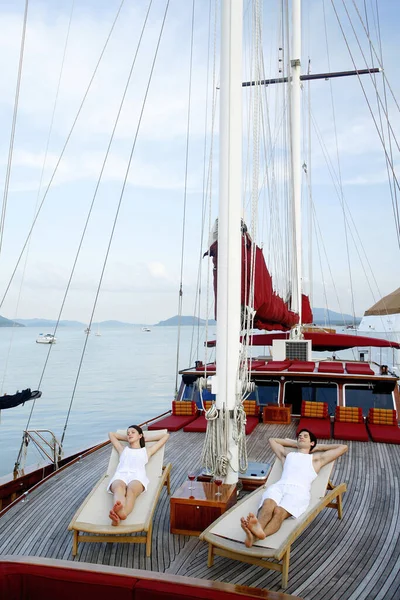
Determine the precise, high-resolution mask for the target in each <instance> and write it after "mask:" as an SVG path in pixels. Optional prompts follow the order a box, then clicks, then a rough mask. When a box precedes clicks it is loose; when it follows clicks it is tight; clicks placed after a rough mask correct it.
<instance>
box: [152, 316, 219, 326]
mask: <svg viewBox="0 0 400 600" xmlns="http://www.w3.org/2000/svg"><path fill="white" fill-rule="evenodd" d="M206 323H207V321H206V320H205V319H199V318H198V317H183V316H182V317H179V315H175V317H171V318H170V319H167V320H166V321H160V322H159V323H156V325H155V327H176V326H177V325H179V324H181V325H184V326H186V325H205V324H206ZM216 323H217V322H216V321H215V320H214V319H209V320H208V324H209V325H216Z"/></svg>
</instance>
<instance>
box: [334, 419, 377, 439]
mask: <svg viewBox="0 0 400 600" xmlns="http://www.w3.org/2000/svg"><path fill="white" fill-rule="evenodd" d="M333 437H334V438H335V440H353V441H355V442H368V441H369V437H368V431H367V427H366V425H365V423H349V422H347V423H346V422H340V421H334V423H333Z"/></svg>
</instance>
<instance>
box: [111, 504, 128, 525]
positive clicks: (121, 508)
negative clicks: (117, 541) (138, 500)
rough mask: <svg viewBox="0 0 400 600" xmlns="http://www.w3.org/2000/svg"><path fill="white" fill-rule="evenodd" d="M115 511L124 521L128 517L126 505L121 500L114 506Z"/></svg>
mask: <svg viewBox="0 0 400 600" xmlns="http://www.w3.org/2000/svg"><path fill="white" fill-rule="evenodd" d="M112 509H113V511H114V512H115V513H116V514H117V515H118V516H119V518H120V519H121V521H124V520H125V519H126V517H127V514H126V512H125V511H124V505H123V504H122V502H120V501H119V500H117V501H116V503H115V504H114V506H113V507H112Z"/></svg>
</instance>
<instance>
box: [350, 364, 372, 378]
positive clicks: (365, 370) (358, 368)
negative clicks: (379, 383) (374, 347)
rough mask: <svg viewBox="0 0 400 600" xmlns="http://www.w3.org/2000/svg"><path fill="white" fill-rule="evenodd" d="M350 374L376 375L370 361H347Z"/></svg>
mask: <svg viewBox="0 0 400 600" xmlns="http://www.w3.org/2000/svg"><path fill="white" fill-rule="evenodd" d="M346 371H347V373H348V374H349V375H375V373H374V372H373V370H372V369H371V367H370V366H369V364H368V363H346Z"/></svg>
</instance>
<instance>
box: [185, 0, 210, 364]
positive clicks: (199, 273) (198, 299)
mask: <svg viewBox="0 0 400 600" xmlns="http://www.w3.org/2000/svg"><path fill="white" fill-rule="evenodd" d="M210 47H211V0H209V3H208V41H207V77H206V86H205V88H206V93H205V107H206V111H205V116H204V150H203V194H202V196H203V197H202V203H201V228H200V243H199V262H198V270H197V285H196V296H195V302H194V311H193V314H194V315H195V316H196V315H197V314H198V317H199V321H198V323H197V328H196V331H197V355H199V350H200V314H201V289H202V286H201V281H202V272H203V269H202V266H203V260H202V256H203V252H202V248H203V243H204V227H205V214H206V194H207V191H206V185H207V181H206V179H207V176H206V175H207V173H206V172H207V168H206V162H207V161H206V157H207V126H208V102H207V99H208V85H209V75H210ZM197 305H198V313H197ZM194 335H195V325H194V324H193V328H192V338H191V342H190V353H189V357H190V363H191V362H192V356H193V345H194Z"/></svg>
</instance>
